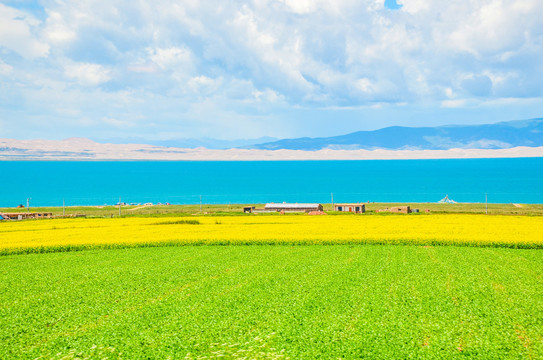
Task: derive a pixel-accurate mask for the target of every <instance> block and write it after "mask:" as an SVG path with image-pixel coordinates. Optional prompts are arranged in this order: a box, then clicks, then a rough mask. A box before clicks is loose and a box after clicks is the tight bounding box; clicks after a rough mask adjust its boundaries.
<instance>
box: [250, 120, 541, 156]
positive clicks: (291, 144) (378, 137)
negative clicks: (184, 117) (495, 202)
mask: <svg viewBox="0 0 543 360" xmlns="http://www.w3.org/2000/svg"><path fill="white" fill-rule="evenodd" d="M517 146H528V147H538V146H543V118H538V119H530V120H515V121H507V122H500V123H495V124H486V125H448V126H438V127H403V126H392V127H387V128H383V129H379V130H373V131H358V132H354V133H350V134H347V135H341V136H332V137H319V138H309V137H303V138H296V139H283V140H278V141H271V142H265V143H260V144H253V145H248V146H243V147H240V148H243V149H259V150H279V149H288V150H306V151H315V150H322V149H330V150H375V149H387V150H447V149H453V148H458V149H508V148H513V147H517Z"/></svg>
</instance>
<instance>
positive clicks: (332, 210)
mask: <svg viewBox="0 0 543 360" xmlns="http://www.w3.org/2000/svg"><path fill="white" fill-rule="evenodd" d="M333 210H334V193H332V211H333Z"/></svg>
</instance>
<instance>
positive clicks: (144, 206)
mask: <svg viewBox="0 0 543 360" xmlns="http://www.w3.org/2000/svg"><path fill="white" fill-rule="evenodd" d="M150 206H153V205H142V206H138V207H135V208H132V209H128V210H126V211H134V210H139V209H143V208H146V207H150Z"/></svg>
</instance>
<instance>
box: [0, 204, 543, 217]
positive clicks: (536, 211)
mask: <svg viewBox="0 0 543 360" xmlns="http://www.w3.org/2000/svg"><path fill="white" fill-rule="evenodd" d="M250 205H253V206H256V207H257V208H263V207H264V204H250ZM323 205H324V210H325V211H331V210H332V209H333V208H332V204H323ZM400 205H410V206H411V208H417V209H419V210H420V211H422V212H424V211H425V210H429V211H430V212H432V213H451V214H462V213H470V214H484V213H486V212H487V208H486V206H485V204H482V203H461V204H436V203H366V210H367V213H368V214H373V213H374V212H375V210H378V209H384V208H386V207H391V206H400ZM243 206H244V205H240V204H229V205H216V204H214V205H206V204H204V205H202V210H201V211H200V205H154V206H131V205H129V206H122V208H121V215H122V216H125V217H134V216H180V215H183V216H193V215H204V214H213V215H220V214H227V215H234V214H236V215H241V214H242V211H243ZM21 211H22V212H24V211H26V209H17V208H0V213H1V212H21ZM31 211H37V212H52V213H53V214H54V215H62V214H63V213H64V212H63V208H62V207H58V206H57V207H37V208H34V207H32V208H31ZM65 213H66V215H76V214H84V215H87V216H91V217H92V216H99V217H116V216H118V215H119V208H118V207H115V206H67V207H66V208H65ZM488 213H489V214H493V215H542V216H543V204H516V205H515V204H488Z"/></svg>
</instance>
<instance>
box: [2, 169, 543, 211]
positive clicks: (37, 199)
mask: <svg viewBox="0 0 543 360" xmlns="http://www.w3.org/2000/svg"><path fill="white" fill-rule="evenodd" d="M0 174H1V175H2V176H1V179H2V183H1V185H0V206H17V205H18V204H26V198H31V205H33V206H61V205H62V200H63V199H64V200H65V201H66V205H103V204H115V203H117V202H118V201H119V196H120V197H121V198H122V201H123V202H127V203H146V202H152V203H157V202H162V203H166V202H169V203H172V204H197V203H199V201H200V195H202V201H203V202H204V203H207V204H245V203H266V202H283V201H286V202H320V203H330V202H331V193H334V200H335V202H366V201H376V202H395V201H397V202H437V201H438V200H440V199H441V198H443V197H444V196H445V195H447V194H448V195H449V197H450V198H451V199H454V200H456V201H458V202H484V201H485V193H488V201H489V202H491V203H543V158H520V159H461V160H364V161H181V162H179V161H176V162H166V161H127V162H116V161H105V162H100V161H96V162H94V161H4V162H0Z"/></svg>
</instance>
